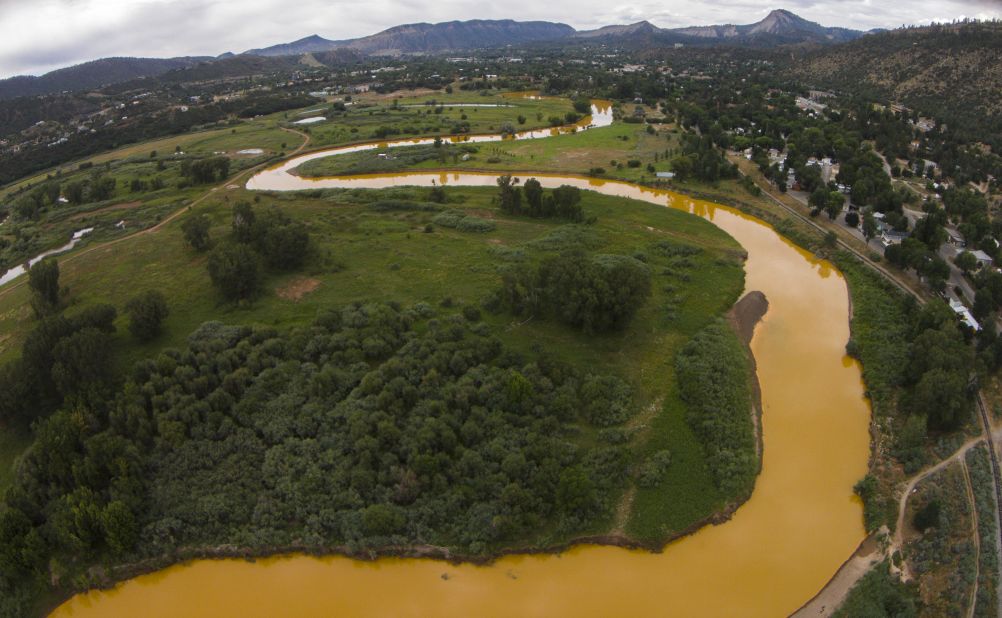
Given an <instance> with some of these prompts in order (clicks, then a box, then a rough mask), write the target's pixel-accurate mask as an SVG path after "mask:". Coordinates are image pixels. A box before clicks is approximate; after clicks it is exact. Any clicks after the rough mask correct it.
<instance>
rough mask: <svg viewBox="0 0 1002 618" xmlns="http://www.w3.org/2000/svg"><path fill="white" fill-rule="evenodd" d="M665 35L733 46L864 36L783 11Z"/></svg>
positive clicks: (857, 31)
mask: <svg viewBox="0 0 1002 618" xmlns="http://www.w3.org/2000/svg"><path fill="white" fill-rule="evenodd" d="M666 32H668V33H671V34H676V35H681V36H685V37H694V38H698V39H702V40H704V41H712V42H726V43H732V44H733V43H736V44H756V43H764V44H776V43H844V42H846V41H851V40H853V39H857V38H859V37H860V36H862V35H863V32H861V31H859V30H849V29H848V28H828V27H825V26H822V25H820V24H817V23H815V22H813V21H807V20H806V19H804V18H802V17H800V16H798V15H795V14H794V13H791V12H790V11H786V10H783V9H777V10H775V11H772V12H771V13H769V14H768V15H767V16H766V17H765V19H763V20H762V21H759V22H756V23H754V24H748V25H745V26H734V25H730V24H728V25H723V26H697V27H693V28H677V29H673V30H668V31H666Z"/></svg>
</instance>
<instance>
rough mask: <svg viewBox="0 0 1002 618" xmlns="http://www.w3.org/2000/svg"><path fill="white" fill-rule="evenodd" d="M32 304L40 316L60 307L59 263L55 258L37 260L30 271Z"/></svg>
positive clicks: (29, 282) (29, 281) (29, 283)
mask: <svg viewBox="0 0 1002 618" xmlns="http://www.w3.org/2000/svg"><path fill="white" fill-rule="evenodd" d="M28 287H29V288H31V293H32V299H31V305H32V307H33V308H34V309H35V314H36V315H37V316H38V317H41V316H44V315H49V314H50V313H52V312H54V311H55V310H57V309H58V308H59V263H58V262H56V260H53V259H45V260H42V261H40V262H36V263H35V265H34V266H32V267H31V270H29V271H28Z"/></svg>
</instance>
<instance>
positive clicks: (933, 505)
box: [912, 500, 939, 532]
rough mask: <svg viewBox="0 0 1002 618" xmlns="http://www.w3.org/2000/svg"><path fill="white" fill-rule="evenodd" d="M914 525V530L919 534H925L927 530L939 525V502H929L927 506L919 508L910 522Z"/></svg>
mask: <svg viewBox="0 0 1002 618" xmlns="http://www.w3.org/2000/svg"><path fill="white" fill-rule="evenodd" d="M912 523H913V524H914V525H915V529H916V530H918V531H919V532H925V531H926V530H928V529H929V528H935V527H936V526H938V525H939V501H938V500H930V501H929V503H928V504H926V505H925V506H923V507H922V508H920V509H919V510H918V511H917V512H916V513H915V519H914V520H913V521H912Z"/></svg>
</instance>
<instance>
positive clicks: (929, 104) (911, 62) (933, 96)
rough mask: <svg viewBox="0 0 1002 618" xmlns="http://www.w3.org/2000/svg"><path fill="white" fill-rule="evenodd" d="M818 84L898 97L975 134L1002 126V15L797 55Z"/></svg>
mask: <svg viewBox="0 0 1002 618" xmlns="http://www.w3.org/2000/svg"><path fill="white" fill-rule="evenodd" d="M785 72H786V73H787V74H788V75H789V76H791V77H794V78H797V79H801V80H803V81H805V82H808V83H809V84H811V85H814V86H816V87H823V88H831V89H835V90H839V91H844V92H848V93H852V94H857V95H861V96H865V97H868V98H873V99H877V100H885V101H896V102H900V103H903V104H904V105H908V106H910V107H914V108H916V109H918V110H920V111H921V112H923V113H927V114H934V115H936V116H937V117H938V118H940V119H941V120H942V121H944V122H946V123H947V124H948V126H949V127H951V128H954V129H959V130H962V131H964V132H967V133H969V134H971V135H972V136H977V135H985V134H987V133H992V134H994V136H995V137H996V138H997V137H998V136H999V135H1000V134H1002V96H1000V94H1002V23H998V22H988V23H969V24H956V25H946V26H931V27H928V28H909V29H903V30H895V31H891V32H885V33H881V34H876V35H872V36H866V37H863V38H861V39H859V40H856V41H853V42H851V43H848V44H845V45H840V46H837V47H830V48H825V49H822V50H819V51H815V52H812V53H808V54H801V55H797V56H796V57H794V58H793V59H792V60H791V61H790V62H789V64H788V66H787V68H786V69H785Z"/></svg>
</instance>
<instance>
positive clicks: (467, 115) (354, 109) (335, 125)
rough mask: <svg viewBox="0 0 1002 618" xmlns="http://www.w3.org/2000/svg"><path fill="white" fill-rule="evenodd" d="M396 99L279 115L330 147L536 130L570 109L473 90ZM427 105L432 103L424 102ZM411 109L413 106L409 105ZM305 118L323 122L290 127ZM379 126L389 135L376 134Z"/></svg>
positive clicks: (361, 99) (358, 100) (370, 98)
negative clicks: (506, 127)
mask: <svg viewBox="0 0 1002 618" xmlns="http://www.w3.org/2000/svg"><path fill="white" fill-rule="evenodd" d="M399 97H400V98H394V97H389V96H377V95H360V96H357V97H355V99H354V100H353V101H351V105H348V106H346V107H345V109H344V110H343V111H341V110H337V111H335V110H333V109H331V106H330V105H315V106H311V107H309V108H305V110H311V109H317V108H326V110H325V111H324V112H317V113H315V114H305V115H299V114H300V113H301V112H299V111H291V112H285V113H284V114H283V116H284V118H283V120H284V126H287V127H290V128H295V129H297V130H300V131H303V132H305V133H308V134H309V135H310V137H311V138H312V145H313V146H334V145H339V144H346V143H351V142H360V141H369V140H374V139H381V138H388V139H400V138H407V137H419V136H434V135H452V134H464V133H465V134H479V133H498V132H500V131H501V130H502V127H503V126H504V125H505V123H509V124H510V125H511V126H512V127H513V128H514V129H516V130H518V131H525V130H530V129H538V128H543V127H549V126H551V124H552V122H551V118H557V119H559V124H564V122H565V115H566V114H567V113H568V112H573V109H574V108H573V107H572V105H571V103H570V101H568V100H566V99H560V98H543V99H526V98H522V97H519V96H512V97H504V96H480V95H479V94H478V93H476V92H462V93H456V94H451V95H450V94H445V93H437V92H436V93H433V94H429V95H427V96H407V95H399ZM432 101H434V102H435V104H430V103H431V102H432ZM464 103H467V104H477V105H484V104H487V105H504V107H474V106H472V105H466V106H464V105H463V104H464ZM412 105H413V106H415V107H410V106H412ZM305 110H304V111H305ZM311 116H325V117H326V118H327V121H325V122H318V123H316V124H311V125H295V124H293V123H294V122H295V121H297V120H302V119H305V118H310V117H311ZM519 117H521V118H522V122H519ZM380 128H385V129H388V130H389V131H392V133H389V134H381V133H379V132H378V130H379V129H380Z"/></svg>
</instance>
